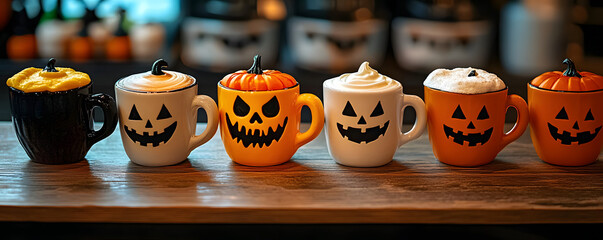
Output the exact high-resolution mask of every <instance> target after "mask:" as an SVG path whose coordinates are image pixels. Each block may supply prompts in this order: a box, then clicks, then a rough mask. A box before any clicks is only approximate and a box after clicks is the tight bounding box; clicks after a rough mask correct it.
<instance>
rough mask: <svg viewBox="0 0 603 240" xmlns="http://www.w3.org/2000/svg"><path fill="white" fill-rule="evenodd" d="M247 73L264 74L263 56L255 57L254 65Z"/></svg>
mask: <svg viewBox="0 0 603 240" xmlns="http://www.w3.org/2000/svg"><path fill="white" fill-rule="evenodd" d="M247 73H252V74H262V73H264V71H262V56H260V55H255V57H253V65H251V68H249V70H247Z"/></svg>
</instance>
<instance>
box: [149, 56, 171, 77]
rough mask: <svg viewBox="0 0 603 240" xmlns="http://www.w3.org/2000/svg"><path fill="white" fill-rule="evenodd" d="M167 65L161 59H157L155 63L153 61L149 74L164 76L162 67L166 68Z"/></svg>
mask: <svg viewBox="0 0 603 240" xmlns="http://www.w3.org/2000/svg"><path fill="white" fill-rule="evenodd" d="M167 66H168V63H167V62H166V61H165V60H163V59H157V61H155V62H154V63H153V67H152V68H151V74H153V75H164V74H165V73H164V72H163V71H161V68H162V67H167Z"/></svg>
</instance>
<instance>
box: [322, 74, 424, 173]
mask: <svg viewBox="0 0 603 240" xmlns="http://www.w3.org/2000/svg"><path fill="white" fill-rule="evenodd" d="M323 92H324V103H325V119H326V124H325V126H326V127H325V136H326V139H327V147H328V149H329V153H330V154H331V156H332V157H333V159H334V160H335V161H336V162H337V163H339V164H342V165H346V166H352V167H378V166H382V165H385V164H387V163H389V162H391V161H392V158H393V157H394V154H395V153H396V150H397V149H398V148H399V147H400V146H402V145H404V144H405V143H407V142H409V141H412V140H414V139H416V138H418V137H420V136H421V134H422V133H423V130H424V129H425V103H423V100H421V98H419V97H417V96H414V95H407V94H404V93H403V91H402V84H400V83H399V82H398V81H396V80H394V79H391V78H389V77H387V76H385V75H382V74H380V73H379V72H377V71H376V70H374V69H372V68H371V67H370V66H369V63H368V62H364V63H362V65H360V67H359V68H358V71H357V72H354V73H346V74H343V75H341V76H338V77H335V78H331V79H328V80H326V81H325V82H324V83H323ZM406 107H412V108H413V109H414V110H415V112H416V120H415V124H414V126H413V128H412V129H411V130H410V131H408V132H404V133H403V132H402V125H401V124H402V119H403V118H404V111H403V110H404V108H406Z"/></svg>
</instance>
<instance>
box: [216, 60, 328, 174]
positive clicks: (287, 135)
mask: <svg viewBox="0 0 603 240" xmlns="http://www.w3.org/2000/svg"><path fill="white" fill-rule="evenodd" d="M304 105H305V106H308V107H309V108H310V112H311V113H312V123H311V125H310V129H308V130H307V131H306V132H303V133H301V132H300V131H299V123H300V119H299V117H300V116H301V114H300V111H301V108H302V106H304ZM218 109H219V114H220V133H221V136H222V142H223V143H224V148H225V149H226V152H227V153H228V156H230V158H231V159H232V160H233V161H234V162H237V163H239V164H243V165H248V166H271V165H277V164H281V163H284V162H286V161H288V160H289V159H290V158H291V157H292V156H293V154H294V153H295V152H296V151H297V149H298V148H299V147H301V146H302V145H304V144H306V143H308V142H310V141H311V140H312V139H314V138H316V137H317V136H318V134H320V131H321V130H322V127H323V123H324V115H323V107H322V103H321V101H320V99H318V97H316V96H315V95H312V94H301V95H300V93H299V85H298V84H297V81H295V79H293V77H291V76H290V75H288V74H285V73H281V72H279V71H273V70H266V71H262V70H261V68H260V57H259V56H256V57H255V58H254V65H253V66H252V68H251V69H249V70H247V71H245V70H241V71H238V72H235V73H232V74H229V75H227V76H226V77H224V79H222V81H220V82H219V83H218Z"/></svg>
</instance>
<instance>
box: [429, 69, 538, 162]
mask: <svg viewBox="0 0 603 240" xmlns="http://www.w3.org/2000/svg"><path fill="white" fill-rule="evenodd" d="M473 71H475V73H472V72H473ZM473 74H477V76H470V75H473ZM480 75H482V76H483V77H484V79H480V78H479V76H480ZM463 76H465V77H463ZM438 78H443V79H440V80H441V81H440V80H437V79H438ZM432 79H436V80H434V81H436V83H435V84H433V83H432V82H430V80H432ZM495 79H497V80H496V81H492V83H490V84H489V85H488V86H480V85H478V84H484V82H487V81H485V80H495ZM465 80H466V81H465ZM482 80H484V81H482ZM453 81H460V83H459V82H457V83H458V84H455V85H454V86H444V85H443V84H445V85H451V84H450V82H453ZM424 85H425V107H426V110H427V126H428V129H429V141H430V142H431V145H432V148H433V153H434V155H435V157H436V158H437V159H438V160H439V161H440V162H443V163H446V164H450V165H455V166H463V167H473V166H480V165H484V164H487V163H489V162H491V161H492V160H494V158H495V157H496V155H497V154H498V153H499V152H500V151H501V150H502V149H503V148H504V147H505V146H506V145H508V144H509V143H511V142H513V141H515V140H516V139H517V138H519V137H520V136H521V135H522V134H523V132H524V131H525V130H526V127H527V125H528V107H527V104H526V102H525V101H524V100H523V99H522V98H521V97H520V96H517V95H507V92H508V89H507V88H506V86H505V85H504V83H503V82H502V81H501V80H500V79H498V77H496V75H494V74H490V73H487V72H485V71H482V70H479V69H470V68H469V69H468V68H457V69H453V70H446V69H438V70H435V71H434V72H432V74H430V76H429V77H428V79H427V80H426V81H425V83H424ZM470 85H474V86H473V87H472V88H465V87H463V88H458V86H470ZM455 86H456V87H455ZM439 89H446V90H439ZM476 89H477V91H473V90H476ZM453 91H456V92H453ZM509 107H513V108H515V109H516V110H517V123H516V124H515V126H514V127H513V129H512V130H511V131H509V132H507V133H505V132H504V123H505V115H506V112H507V109H508V108H509Z"/></svg>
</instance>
